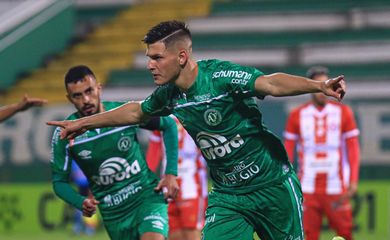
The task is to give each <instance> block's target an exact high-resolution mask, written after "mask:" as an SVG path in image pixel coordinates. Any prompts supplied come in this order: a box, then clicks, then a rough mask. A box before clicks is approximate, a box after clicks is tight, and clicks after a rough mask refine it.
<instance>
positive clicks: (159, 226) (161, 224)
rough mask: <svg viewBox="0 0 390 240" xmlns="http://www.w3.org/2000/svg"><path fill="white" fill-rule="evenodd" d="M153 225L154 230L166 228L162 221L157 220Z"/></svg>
mask: <svg viewBox="0 0 390 240" xmlns="http://www.w3.org/2000/svg"><path fill="white" fill-rule="evenodd" d="M152 224H153V227H154V228H158V229H163V228H164V224H163V223H162V222H161V221H158V220H156V221H153V222H152Z"/></svg>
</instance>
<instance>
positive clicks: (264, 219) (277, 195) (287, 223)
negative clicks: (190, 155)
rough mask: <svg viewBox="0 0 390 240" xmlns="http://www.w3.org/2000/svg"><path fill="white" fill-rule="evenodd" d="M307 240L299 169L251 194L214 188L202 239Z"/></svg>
mask: <svg viewBox="0 0 390 240" xmlns="http://www.w3.org/2000/svg"><path fill="white" fill-rule="evenodd" d="M254 232H256V233H257V235H259V237H260V238H262V239H275V240H280V239H294V240H303V239H304V238H303V227H302V191H301V187H300V183H299V180H298V178H297V177H296V175H295V173H292V174H291V175H287V178H286V179H285V180H284V181H283V182H281V183H278V184H274V185H272V186H269V187H266V188H264V189H261V190H257V191H254V192H251V193H249V194H242V195H233V194H225V193H219V192H211V193H210V195H209V205H208V208H207V211H206V222H205V226H204V228H203V232H202V240H230V239H231V240H237V239H240V240H252V239H253V234H254Z"/></svg>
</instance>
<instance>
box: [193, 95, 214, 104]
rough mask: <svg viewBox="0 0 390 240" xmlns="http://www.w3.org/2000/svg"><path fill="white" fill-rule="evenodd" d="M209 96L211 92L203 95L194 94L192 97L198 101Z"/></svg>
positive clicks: (207, 98)
mask: <svg viewBox="0 0 390 240" xmlns="http://www.w3.org/2000/svg"><path fill="white" fill-rule="evenodd" d="M210 98H211V93H206V94H203V95H197V96H194V99H195V100H196V101H198V102H203V101H207V100H209V99H210Z"/></svg>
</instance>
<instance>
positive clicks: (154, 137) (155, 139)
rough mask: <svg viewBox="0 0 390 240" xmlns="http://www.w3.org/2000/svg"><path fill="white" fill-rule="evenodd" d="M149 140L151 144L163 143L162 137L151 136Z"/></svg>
mask: <svg viewBox="0 0 390 240" xmlns="http://www.w3.org/2000/svg"><path fill="white" fill-rule="evenodd" d="M149 140H150V141H151V142H160V141H161V137H160V136H156V135H154V134H151V135H150V137H149Z"/></svg>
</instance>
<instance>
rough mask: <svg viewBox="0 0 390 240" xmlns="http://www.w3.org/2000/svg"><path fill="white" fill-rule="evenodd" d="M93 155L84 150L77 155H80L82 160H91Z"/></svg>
mask: <svg viewBox="0 0 390 240" xmlns="http://www.w3.org/2000/svg"><path fill="white" fill-rule="evenodd" d="M91 153H92V152H91V151H88V150H83V151H81V152H79V153H78V154H77V155H79V156H80V157H81V158H82V159H91V158H92V156H91Z"/></svg>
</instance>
